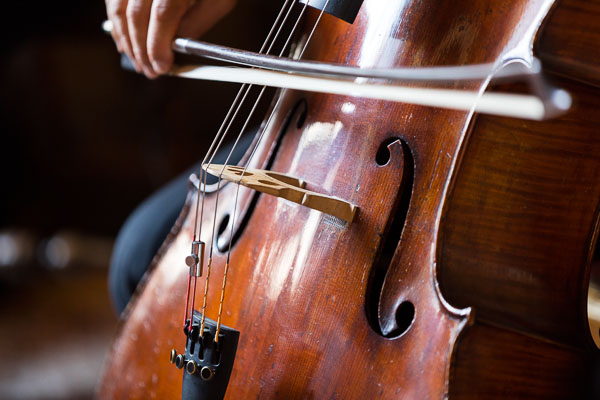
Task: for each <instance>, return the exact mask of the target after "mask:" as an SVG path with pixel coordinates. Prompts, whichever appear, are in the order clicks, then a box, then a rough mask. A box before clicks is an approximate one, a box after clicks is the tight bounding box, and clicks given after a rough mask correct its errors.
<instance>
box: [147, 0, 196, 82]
mask: <svg viewBox="0 0 600 400" xmlns="http://www.w3.org/2000/svg"><path fill="white" fill-rule="evenodd" d="M188 4H189V0H155V1H154V3H153V4H152V11H151V14H150V26H149V27H148V42H147V46H148V55H149V56H150V62H151V63H152V67H153V68H154V71H156V72H158V73H159V74H164V73H166V72H168V71H169V69H170V68H171V65H172V64H173V51H172V50H171V42H172V41H173V39H174V38H175V32H177V27H178V26H179V21H181V17H183V14H184V13H185V11H186V9H187V6H188Z"/></svg>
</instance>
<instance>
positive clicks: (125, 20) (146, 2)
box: [105, 0, 236, 78]
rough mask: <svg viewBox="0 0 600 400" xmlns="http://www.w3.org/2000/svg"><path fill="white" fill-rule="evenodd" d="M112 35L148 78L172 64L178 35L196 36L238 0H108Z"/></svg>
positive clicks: (139, 70) (107, 8)
mask: <svg viewBox="0 0 600 400" xmlns="http://www.w3.org/2000/svg"><path fill="white" fill-rule="evenodd" d="M105 1H106V11H107V14H108V18H109V19H110V20H111V21H112V23H113V30H112V33H111V34H112V37H113V39H114V41H115V44H116V45H117V49H118V50H119V52H121V53H122V52H125V54H127V56H128V57H129V58H130V59H131V60H132V61H133V64H134V66H135V68H136V70H137V71H138V72H144V74H145V75H146V76H147V77H148V78H156V77H157V76H158V75H161V74H164V73H167V72H168V71H169V70H170V69H171V66H172V65H173V51H172V50H171V42H172V41H173V39H174V38H175V35H178V36H182V37H189V38H196V37H198V36H200V35H202V34H203V33H204V32H206V31H207V30H209V29H210V28H211V27H212V26H213V25H215V24H216V23H217V22H218V21H219V20H220V19H221V18H223V17H224V16H225V15H227V13H229V11H231V9H232V8H233V7H234V6H235V2H236V0H198V1H195V0H191V1H190V0H105Z"/></svg>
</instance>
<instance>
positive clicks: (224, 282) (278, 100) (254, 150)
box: [213, 0, 329, 342]
mask: <svg viewBox="0 0 600 400" xmlns="http://www.w3.org/2000/svg"><path fill="white" fill-rule="evenodd" d="M308 3H310V0H308V1H307V2H306V4H305V6H304V8H303V9H302V13H301V14H300V17H299V18H302V14H303V13H304V10H305V9H306V6H307V5H308ZM328 4H329V0H326V1H325V4H324V5H323V8H322V9H321V12H320V13H319V16H318V18H317V20H316V21H315V24H314V25H313V27H312V30H311V32H310V34H309V35H308V38H307V39H306V42H305V43H304V45H303V46H302V50H301V51H300V55H299V56H298V59H300V58H302V56H303V55H304V52H305V50H306V48H307V47H308V44H309V43H310V40H311V39H312V36H313V34H314V33H315V30H316V29H317V26H318V25H319V22H320V21H321V17H322V16H323V13H324V12H325V9H326V8H327V5H328ZM298 21H299V20H298ZM298 21H296V25H297V24H298ZM296 25H294V28H293V29H292V32H291V33H290V36H289V37H288V40H287V41H286V43H285V45H284V46H283V49H282V54H283V51H284V50H285V48H286V47H287V45H288V42H289V40H290V38H291V37H292V34H293V32H294V30H295V29H296ZM282 54H280V57H281V55H282ZM265 87H266V86H263V89H262V90H263V91H264V89H265ZM263 91H261V95H262V93H263ZM282 99H283V96H282V95H281V94H280V95H279V98H278V99H277V102H276V104H275V106H274V107H273V111H272V112H271V114H270V115H269V118H268V120H267V123H266V124H265V125H264V128H263V130H262V132H261V134H260V136H259V138H258V140H257V142H256V145H255V146H254V148H253V149H252V153H251V154H250V157H249V158H248V161H247V162H246V165H245V167H244V170H243V171H242V174H241V175H240V178H239V180H238V182H237V188H236V193H235V202H234V206H233V214H232V218H231V219H232V223H231V227H232V228H231V233H230V237H229V245H228V249H227V261H226V262H225V270H224V271H223V285H222V286H221V297H220V300H219V313H218V316H217V327H216V331H215V342H218V341H219V331H220V330H221V316H222V314H223V302H224V300H225V288H226V286H227V272H228V271H229V262H230V259H231V245H232V242H233V232H234V227H235V214H236V211H237V204H238V199H239V194H240V182H241V180H242V178H243V177H244V174H245V173H246V170H247V169H248V167H249V166H250V162H251V161H252V158H253V157H254V154H255V153H256V149H258V146H259V144H260V142H261V141H262V138H263V136H264V134H265V132H266V131H267V129H268V128H269V125H270V123H271V121H272V119H273V116H274V115H275V112H276V111H277V108H278V106H279V104H280V103H281V100H282ZM248 119H249V118H248ZM247 122H248V120H247V121H246V123H247ZM240 136H241V133H240ZM238 139H239V138H238ZM226 166H227V162H225V164H224V165H223V168H222V169H221V173H220V174H219V182H220V180H221V177H222V175H223V171H224V170H225V167H226ZM217 200H218V193H217ZM215 218H216V207H215ZM215 221H216V220H215ZM214 223H215V222H214V221H213V236H214Z"/></svg>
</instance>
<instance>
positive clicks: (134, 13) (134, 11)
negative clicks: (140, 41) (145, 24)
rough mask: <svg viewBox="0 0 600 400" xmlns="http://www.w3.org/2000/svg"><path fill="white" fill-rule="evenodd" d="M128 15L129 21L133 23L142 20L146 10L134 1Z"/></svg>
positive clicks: (128, 9)
mask: <svg viewBox="0 0 600 400" xmlns="http://www.w3.org/2000/svg"><path fill="white" fill-rule="evenodd" d="M126 14H127V19H129V20H133V21H138V20H140V19H141V18H142V16H143V14H144V9H143V7H142V5H141V4H140V3H139V2H137V1H132V2H131V3H129V5H128V6H127V11H126Z"/></svg>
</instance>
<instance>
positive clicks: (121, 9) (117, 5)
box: [107, 1, 127, 18]
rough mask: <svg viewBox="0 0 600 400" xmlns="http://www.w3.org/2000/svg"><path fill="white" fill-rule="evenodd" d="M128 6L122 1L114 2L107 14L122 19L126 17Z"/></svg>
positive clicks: (108, 8)
mask: <svg viewBox="0 0 600 400" xmlns="http://www.w3.org/2000/svg"><path fill="white" fill-rule="evenodd" d="M126 7H127V5H126V4H125V3H124V2H121V1H114V2H112V3H111V4H110V5H109V6H108V7H107V13H108V15H109V16H112V17H114V18H122V17H124V16H125V10H126Z"/></svg>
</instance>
